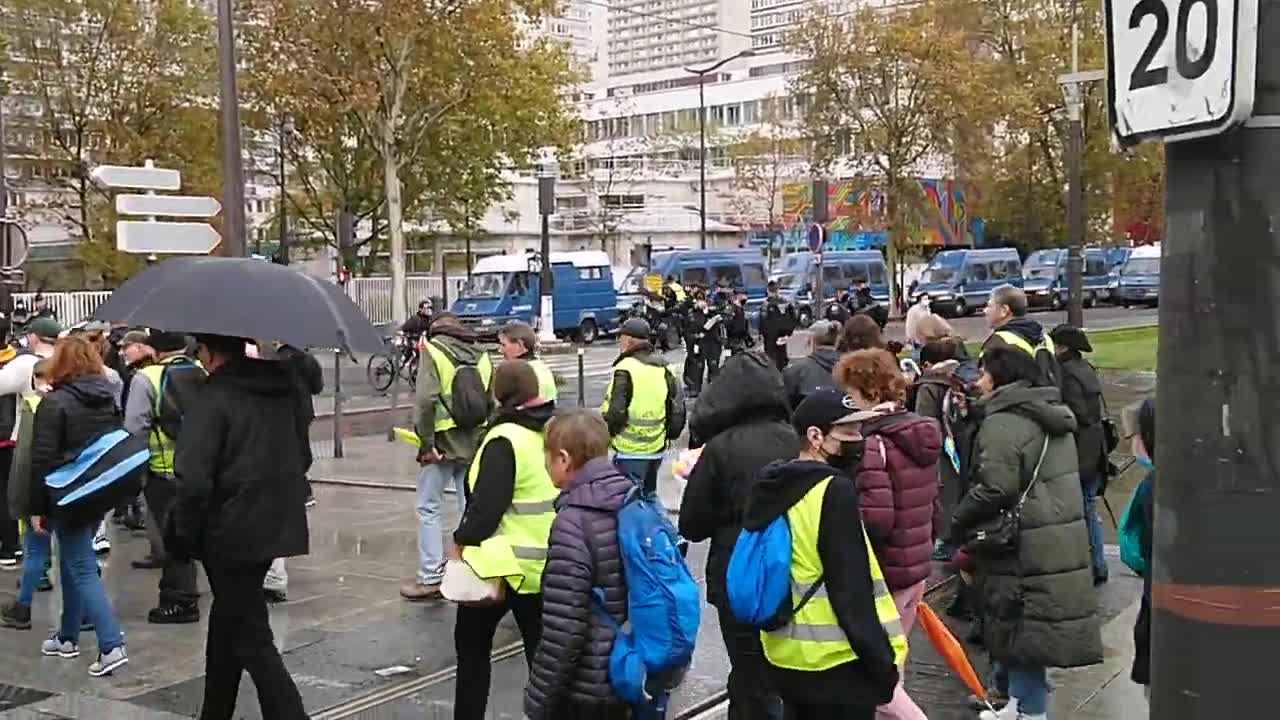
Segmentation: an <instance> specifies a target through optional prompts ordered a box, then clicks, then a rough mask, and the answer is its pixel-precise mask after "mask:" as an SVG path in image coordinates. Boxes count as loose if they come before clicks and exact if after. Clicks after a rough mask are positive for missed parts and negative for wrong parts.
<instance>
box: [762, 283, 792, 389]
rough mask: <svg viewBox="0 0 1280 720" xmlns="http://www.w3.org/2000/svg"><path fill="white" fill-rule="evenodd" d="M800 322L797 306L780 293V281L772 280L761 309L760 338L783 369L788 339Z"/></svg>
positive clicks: (769, 353) (771, 356)
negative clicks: (783, 297)
mask: <svg viewBox="0 0 1280 720" xmlns="http://www.w3.org/2000/svg"><path fill="white" fill-rule="evenodd" d="M797 325H799V322H798V321H797V320H796V311H795V308H794V307H792V306H791V304H790V303H788V302H787V301H786V300H783V299H782V296H781V295H779V294H778V283H777V281H775V280H770V281H769V285H768V295H767V296H766V297H765V300H764V307H763V308H761V309H760V339H761V341H762V343H763V344H764V352H765V354H766V355H768V356H769V359H770V360H773V363H774V364H775V365H777V366H778V369H779V370H781V369H783V368H785V367H786V366H787V339H788V338H790V337H791V333H793V332H795V330H796V326H797Z"/></svg>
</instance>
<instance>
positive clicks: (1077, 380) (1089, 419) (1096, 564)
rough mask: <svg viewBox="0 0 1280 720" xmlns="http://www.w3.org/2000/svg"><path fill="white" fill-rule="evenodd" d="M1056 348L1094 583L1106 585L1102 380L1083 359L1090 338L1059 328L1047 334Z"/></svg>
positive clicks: (1071, 328) (1078, 331)
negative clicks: (1071, 420)
mask: <svg viewBox="0 0 1280 720" xmlns="http://www.w3.org/2000/svg"><path fill="white" fill-rule="evenodd" d="M1049 337H1051V338H1053V342H1054V343H1055V344H1056V346H1057V351H1058V366H1059V367H1060V368H1061V369H1062V375H1061V379H1062V401H1063V402H1064V403H1066V404H1067V407H1069V408H1071V413H1072V414H1073V415H1075V416H1076V453H1077V454H1078V455H1079V458H1080V487H1081V490H1082V492H1083V493H1084V520H1085V524H1086V525H1088V527H1089V554H1090V558H1091V562H1092V564H1093V582H1094V584H1095V585H1101V584H1102V583H1105V582H1106V581H1107V559H1106V557H1105V556H1104V555H1103V552H1102V551H1103V547H1102V520H1101V518H1099V517H1098V496H1099V495H1101V494H1102V493H1103V491H1104V490H1105V489H1106V478H1107V441H1106V433H1105V431H1104V430H1103V428H1102V418H1103V410H1104V408H1103V399H1102V380H1101V379H1100V378H1099V377H1098V371H1097V370H1095V369H1094V368H1093V365H1090V364H1089V361H1088V360H1086V359H1085V358H1084V353H1089V352H1093V346H1092V345H1091V344H1090V343H1089V336H1088V335H1085V333H1084V331H1083V330H1081V329H1080V328H1077V327H1075V326H1072V325H1067V324H1065V323H1064V324H1062V325H1059V326H1057V327H1055V328H1054V329H1053V330H1052V331H1050V332H1049Z"/></svg>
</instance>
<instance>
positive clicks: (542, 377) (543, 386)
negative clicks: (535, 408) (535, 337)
mask: <svg viewBox="0 0 1280 720" xmlns="http://www.w3.org/2000/svg"><path fill="white" fill-rule="evenodd" d="M528 362H529V365H530V366H532V367H533V373H534V374H535V375H537V376H538V396H539V397H541V398H542V399H543V400H555V399H557V398H558V397H559V396H560V391H559V390H558V389H557V388H556V376H555V373H553V372H551V366H550V365H548V364H546V363H545V362H543V361H541V360H536V359H535V360H529V361H528Z"/></svg>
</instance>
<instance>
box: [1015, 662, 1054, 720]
mask: <svg viewBox="0 0 1280 720" xmlns="http://www.w3.org/2000/svg"><path fill="white" fill-rule="evenodd" d="M1009 697H1013V698H1017V699H1018V712H1019V713H1022V714H1025V715H1039V714H1041V713H1046V712H1049V677H1048V675H1047V674H1046V673H1045V669H1044V668H1043V667H1010V668H1009Z"/></svg>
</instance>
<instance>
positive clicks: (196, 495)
mask: <svg viewBox="0 0 1280 720" xmlns="http://www.w3.org/2000/svg"><path fill="white" fill-rule="evenodd" d="M194 399H195V402H193V403H192V405H193V407H189V408H187V409H186V412H185V414H184V416H183V421H182V431H181V433H180V434H179V435H178V441H177V450H176V453H175V455H174V469H175V475H176V476H177V479H178V500H177V505H176V506H175V508H174V511H173V512H172V513H171V514H170V523H169V527H168V528H167V532H166V546H169V545H170V543H172V546H173V547H174V548H175V552H176V553H177V554H178V555H180V556H181V555H189V556H191V557H197V558H200V559H202V560H205V561H206V562H207V561H214V562H218V563H223V564H232V565H248V564H254V563H264V562H269V561H271V560H273V559H275V558H281V557H292V556H295V555H306V554H307V552H308V547H309V536H308V533H307V511H306V501H307V482H306V472H305V470H304V468H303V461H304V453H303V452H302V448H300V447H298V443H299V438H300V437H301V435H300V433H299V432H298V430H297V427H296V422H297V416H296V408H297V405H296V402H295V389H294V382H293V378H292V377H291V375H290V373H289V371H288V370H287V369H286V368H284V367H283V366H282V365H281V364H280V363H278V362H270V361H265V360H250V359H247V358H238V359H236V360H233V361H231V362H229V363H227V364H226V365H223V366H221V367H218V368H217V369H215V370H214V371H213V372H211V373H210V374H209V376H208V377H207V378H205V379H204V380H203V383H202V385H201V386H200V388H199V394H198V395H196V397H195V398H194Z"/></svg>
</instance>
